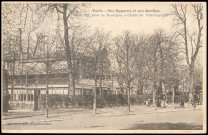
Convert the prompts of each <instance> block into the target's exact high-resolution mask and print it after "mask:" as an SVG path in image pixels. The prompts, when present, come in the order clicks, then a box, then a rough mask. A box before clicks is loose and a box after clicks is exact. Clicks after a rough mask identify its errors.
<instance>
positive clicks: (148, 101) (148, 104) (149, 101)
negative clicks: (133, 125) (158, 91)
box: [148, 98, 150, 106]
mask: <svg viewBox="0 0 208 135" xmlns="http://www.w3.org/2000/svg"><path fill="white" fill-rule="evenodd" d="M148 106H150V99H149V98H148Z"/></svg>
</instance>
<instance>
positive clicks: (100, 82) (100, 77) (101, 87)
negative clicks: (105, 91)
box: [99, 77, 102, 95]
mask: <svg viewBox="0 0 208 135" xmlns="http://www.w3.org/2000/svg"><path fill="white" fill-rule="evenodd" d="M99 79H100V83H99V84H100V95H102V79H101V77H100V78H99Z"/></svg>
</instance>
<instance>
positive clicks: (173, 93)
mask: <svg viewBox="0 0 208 135" xmlns="http://www.w3.org/2000/svg"><path fill="white" fill-rule="evenodd" d="M172 89H173V92H172V104H173V108H174V106H175V101H174V98H175V89H174V88H172Z"/></svg>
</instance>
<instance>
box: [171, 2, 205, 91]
mask: <svg viewBox="0 0 208 135" xmlns="http://www.w3.org/2000/svg"><path fill="white" fill-rule="evenodd" d="M172 7H173V9H174V15H175V17H176V21H177V24H176V25H177V26H181V27H182V29H181V30H178V31H177V32H176V34H177V35H178V36H180V37H181V38H182V40H183V42H182V44H184V51H183V52H184V53H185V57H186V62H187V65H188V66H189V92H190V93H191V94H193V92H194V90H193V82H194V81H193V79H194V76H193V73H194V67H195V61H196V57H197V55H198V52H199V49H200V48H201V47H202V39H201V38H202V30H203V26H202V20H203V6H202V4H192V9H191V11H193V12H194V14H193V16H194V19H196V21H197V23H196V25H197V28H198V30H197V32H196V33H195V34H194V35H193V34H191V33H190V31H188V21H189V20H188V15H187V10H188V5H183V4H180V5H176V4H173V5H172ZM192 25H193V24H192Z"/></svg>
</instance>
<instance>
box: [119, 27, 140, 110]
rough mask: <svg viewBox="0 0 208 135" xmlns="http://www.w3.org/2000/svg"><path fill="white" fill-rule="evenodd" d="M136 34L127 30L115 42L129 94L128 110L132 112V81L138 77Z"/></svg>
mask: <svg viewBox="0 0 208 135" xmlns="http://www.w3.org/2000/svg"><path fill="white" fill-rule="evenodd" d="M136 38H137V37H136V36H135V35H133V34H131V33H130V32H128V31H127V32H125V33H124V35H123V36H118V37H116V39H115V44H116V47H117V54H116V55H117V62H118V64H119V68H120V71H121V73H122V74H123V75H122V77H123V78H124V84H125V86H124V87H125V89H126V92H127V96H128V111H129V112H130V106H131V101H130V98H131V97H130V96H131V89H132V82H133V80H134V79H135V77H136V61H135V59H134V58H135V54H136V53H137V52H136V51H135V49H136Z"/></svg>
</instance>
